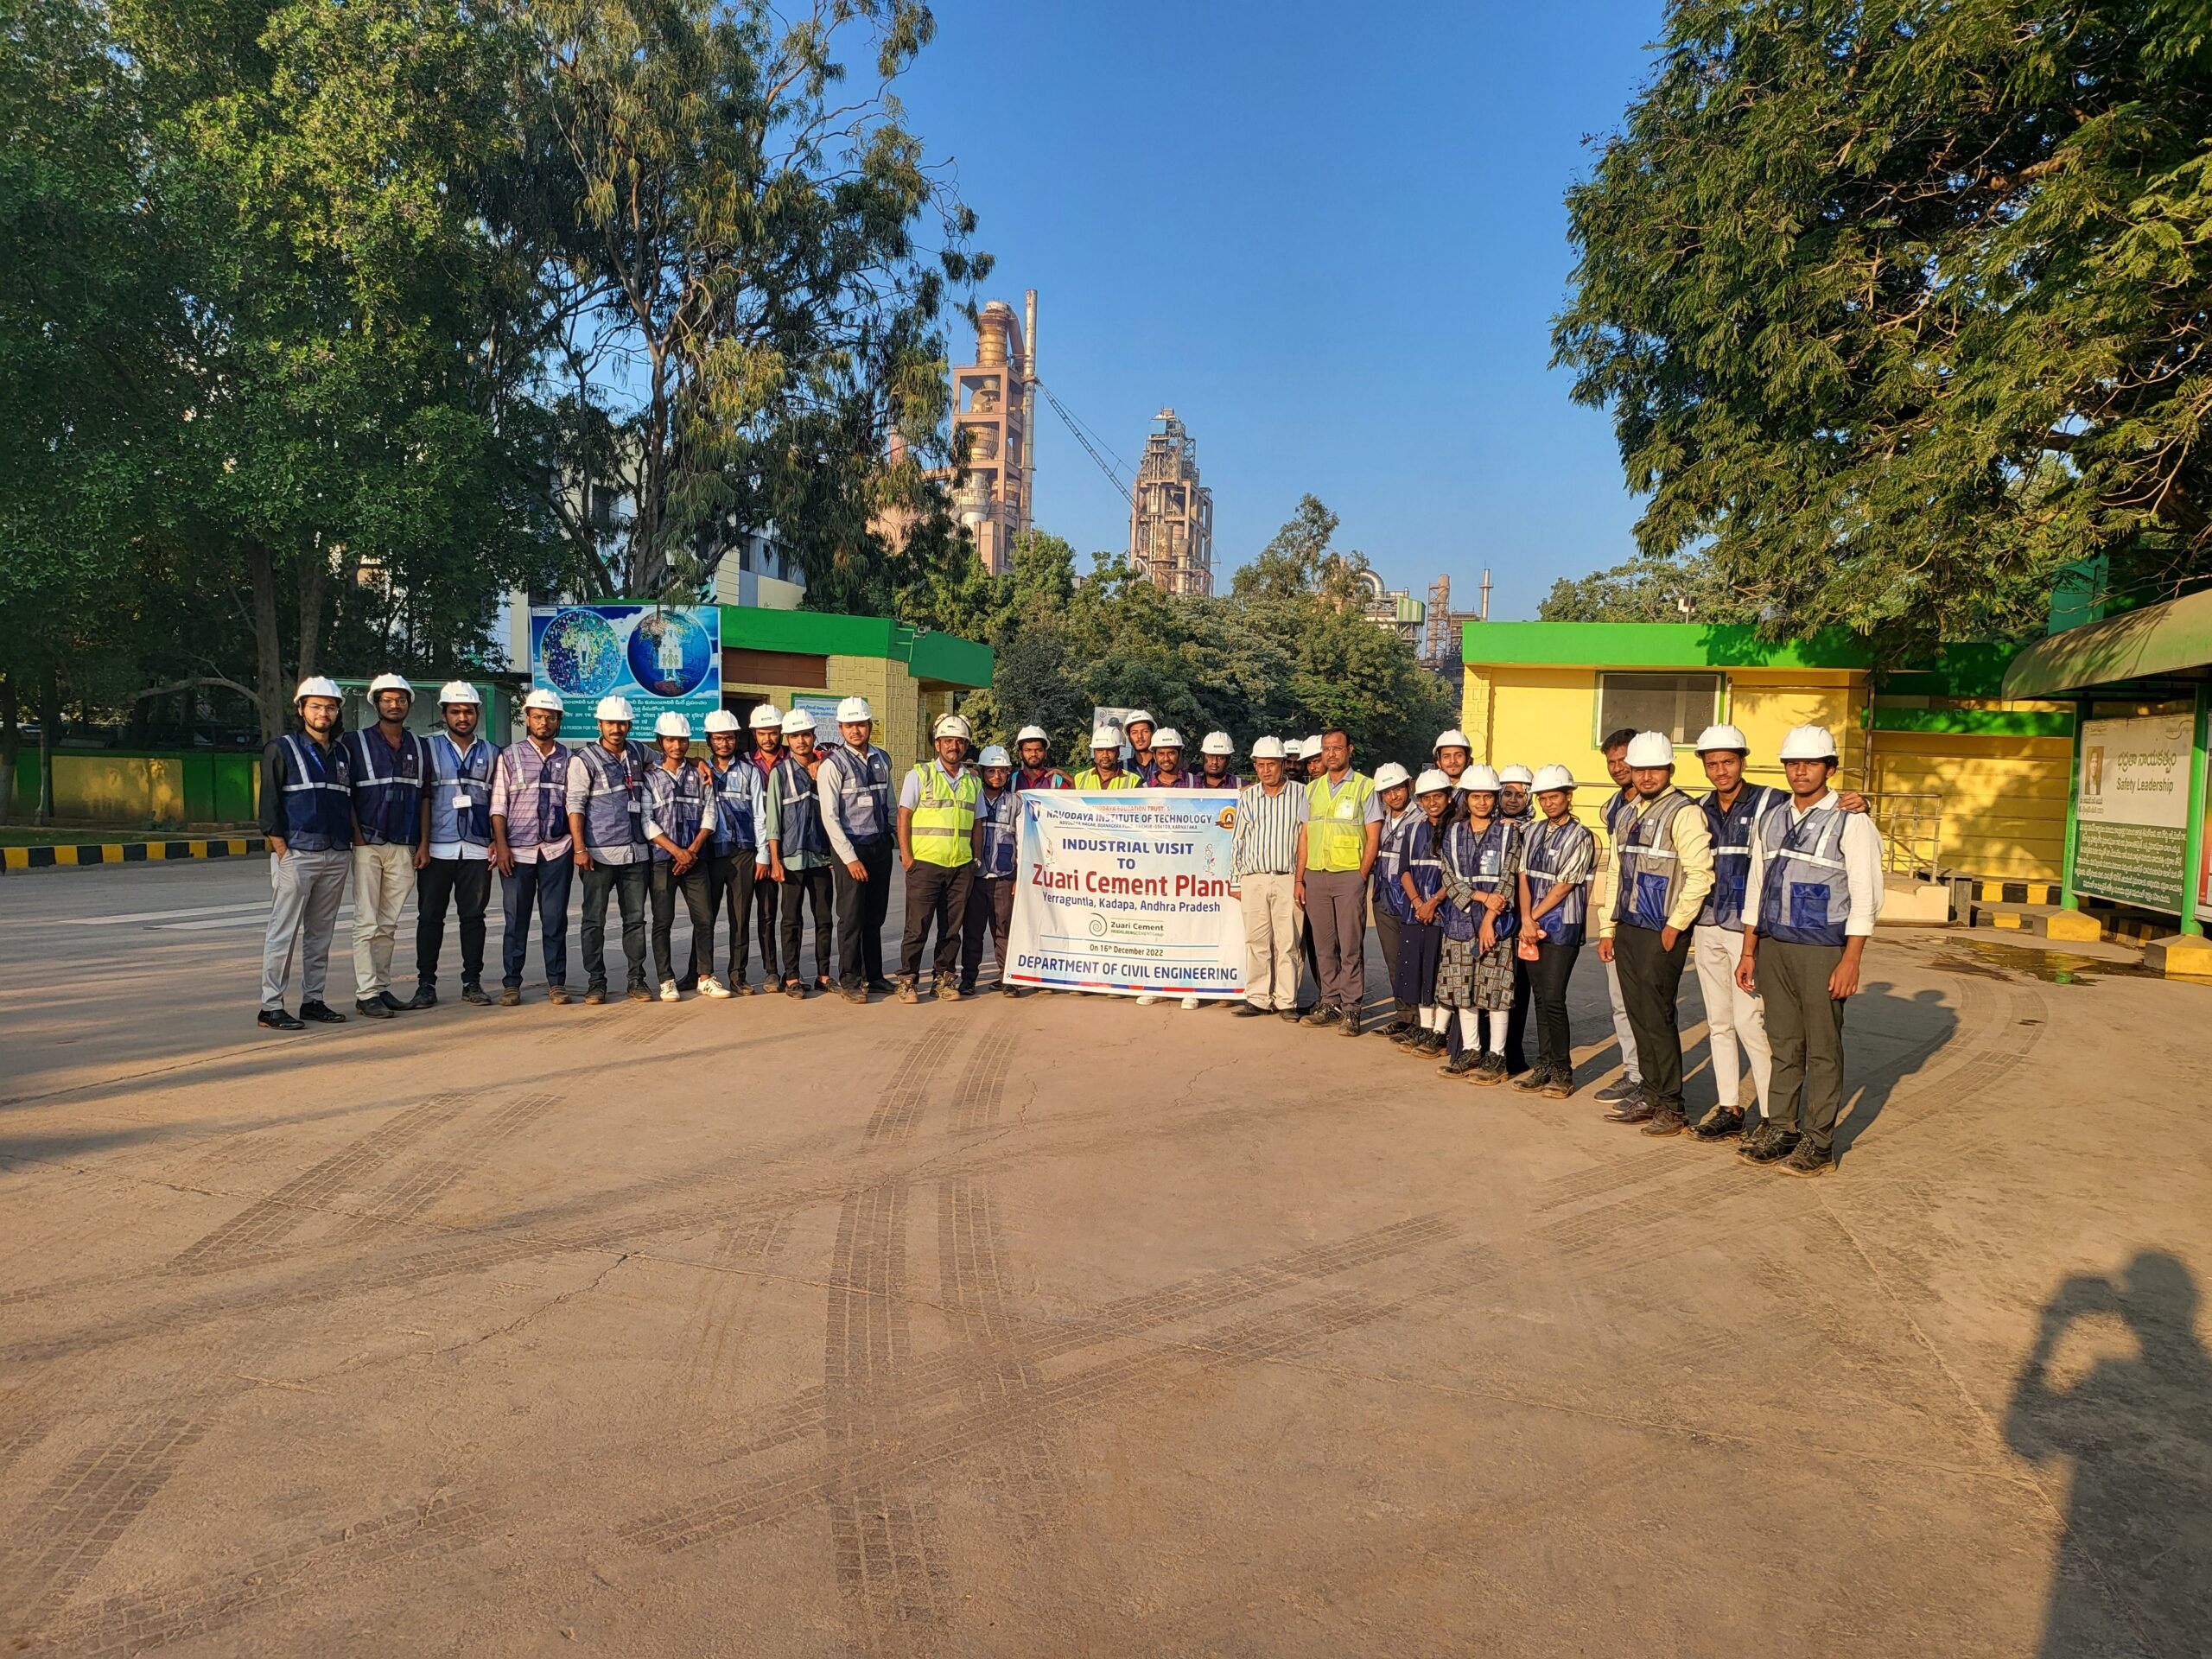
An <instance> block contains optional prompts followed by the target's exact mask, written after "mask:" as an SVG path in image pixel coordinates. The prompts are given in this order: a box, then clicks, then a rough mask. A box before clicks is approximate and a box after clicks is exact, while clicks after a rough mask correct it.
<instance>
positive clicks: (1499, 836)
mask: <svg viewBox="0 0 2212 1659" xmlns="http://www.w3.org/2000/svg"><path fill="white" fill-rule="evenodd" d="M1454 827H1455V828H1456V829H1458V831H1459V835H1458V836H1457V837H1455V838H1454V839H1453V840H1451V841H1448V842H1446V843H1445V849H1444V855H1445V856H1446V858H1448V859H1451V860H1452V874H1454V875H1456V876H1458V877H1459V879H1460V880H1462V881H1465V882H1469V883H1471V884H1472V886H1473V887H1474V888H1475V890H1476V891H1477V892H1478V893H1503V894H1504V895H1505V908H1504V909H1503V910H1501V911H1500V912H1497V922H1496V924H1495V925H1494V929H1493V933H1494V937H1496V938H1501V939H1503V938H1510V937H1511V936H1512V934H1513V933H1514V932H1515V931H1516V929H1517V928H1518V926H1519V924H1518V923H1517V922H1516V919H1515V918H1516V915H1517V914H1518V912H1519V910H1520V905H1519V904H1518V902H1517V901H1518V899H1519V898H1520V891H1519V887H1518V884H1517V883H1516V882H1515V880H1514V879H1513V878H1512V877H1511V876H1510V875H1509V874H1506V869H1505V867H1506V865H1507V864H1508V863H1510V861H1511V858H1512V853H1513V845H1514V841H1515V838H1516V837H1517V836H1519V835H1520V833H1521V828H1520V826H1519V825H1518V824H1516V823H1514V822H1513V820H1512V819H1510V818H1492V819H1491V821H1490V827H1489V828H1488V829H1484V830H1482V831H1481V832H1480V833H1479V834H1478V833H1477V831H1476V829H1475V827H1474V825H1473V824H1472V823H1461V824H1458V825H1456V826H1454ZM1463 847H1464V849H1465V851H1461V850H1459V849H1461V848H1463ZM1467 915H1468V918H1469V920H1470V921H1471V922H1473V923H1474V924H1475V925H1476V929H1477V930H1479V927H1480V925H1481V922H1482V919H1483V918H1482V914H1481V912H1478V911H1469V912H1467Z"/></svg>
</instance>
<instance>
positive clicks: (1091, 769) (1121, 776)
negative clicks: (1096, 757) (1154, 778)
mask: <svg viewBox="0 0 2212 1659" xmlns="http://www.w3.org/2000/svg"><path fill="white" fill-rule="evenodd" d="M1075 786H1076V787H1077V789H1135V787H1136V786H1137V780H1136V779H1135V778H1133V777H1131V776H1130V775H1129V774H1128V772H1116V773H1115V774H1114V776H1113V777H1112V778H1111V779H1108V780H1107V781H1106V782H1104V783H1101V782H1100V781H1099V780H1098V768H1097V767H1096V766H1085V767H1084V769H1083V770H1082V771H1081V772H1077V773H1076V775H1075Z"/></svg>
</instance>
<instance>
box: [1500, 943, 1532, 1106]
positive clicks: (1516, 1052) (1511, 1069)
mask: <svg viewBox="0 0 2212 1659" xmlns="http://www.w3.org/2000/svg"><path fill="white" fill-rule="evenodd" d="M1530 966H1531V964H1530V963H1525V962H1523V961H1522V960H1521V954H1520V952H1519V951H1517V950H1516V952H1514V956H1513V1007H1512V1008H1511V1009H1510V1011H1509V1012H1508V1013H1507V1014H1506V1016H1505V1073H1506V1075H1507V1076H1508V1077H1517V1076H1519V1075H1520V1074H1521V1073H1522V1072H1523V1071H1527V1070H1528V1069H1529V1051H1528V1050H1527V1049H1526V1048H1525V1047H1524V1046H1522V1045H1523V1044H1524V1043H1525V1042H1526V1040H1527V1039H1528V1035H1529V1006H1530V1003H1531V1001H1532V1000H1533V997H1534V991H1533V988H1532V987H1531V985H1530V983H1529V978H1530V976H1529V968H1530ZM1538 1052H1541V1045H1540V1046H1539V1051H1538Z"/></svg>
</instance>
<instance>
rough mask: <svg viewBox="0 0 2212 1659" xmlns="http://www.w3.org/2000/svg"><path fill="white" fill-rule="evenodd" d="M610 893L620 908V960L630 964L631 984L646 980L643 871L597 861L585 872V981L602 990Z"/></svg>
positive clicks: (635, 867)
mask: <svg viewBox="0 0 2212 1659" xmlns="http://www.w3.org/2000/svg"><path fill="white" fill-rule="evenodd" d="M608 893H613V895H614V897H615V900H616V902H617V903H619V904H620V906H621V907H622V959H623V960H624V961H625V962H626V963H628V964H629V969H630V977H631V979H632V981H637V980H642V979H643V978H645V866H644V865H643V864H602V863H601V862H599V861H597V860H596V859H594V860H593V861H592V867H591V868H589V869H588V870H586V871H585V872H584V925H583V947H584V979H585V982H586V983H587V984H588V985H596V986H598V987H600V988H601V989H602V990H603V989H605V988H606V986H607V894H608Z"/></svg>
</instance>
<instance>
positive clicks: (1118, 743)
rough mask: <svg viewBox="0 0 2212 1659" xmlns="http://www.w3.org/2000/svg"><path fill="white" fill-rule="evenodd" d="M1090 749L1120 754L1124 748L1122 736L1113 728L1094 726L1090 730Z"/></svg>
mask: <svg viewBox="0 0 2212 1659" xmlns="http://www.w3.org/2000/svg"><path fill="white" fill-rule="evenodd" d="M1090 747H1092V748H1094V749H1113V750H1115V751H1116V752H1118V751H1119V750H1120V749H1121V747H1122V734H1121V733H1120V732H1119V731H1117V730H1116V729H1115V728H1113V727H1111V726H1094V727H1092V728H1090Z"/></svg>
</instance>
